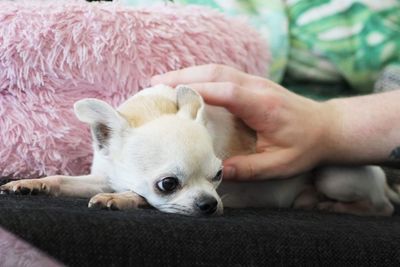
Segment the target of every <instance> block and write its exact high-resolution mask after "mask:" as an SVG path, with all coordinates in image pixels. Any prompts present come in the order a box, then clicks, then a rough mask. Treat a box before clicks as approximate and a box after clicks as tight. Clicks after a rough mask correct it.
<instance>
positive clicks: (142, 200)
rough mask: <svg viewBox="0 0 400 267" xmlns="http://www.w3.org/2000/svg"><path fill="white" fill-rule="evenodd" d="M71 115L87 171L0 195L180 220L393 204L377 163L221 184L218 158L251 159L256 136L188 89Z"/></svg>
mask: <svg viewBox="0 0 400 267" xmlns="http://www.w3.org/2000/svg"><path fill="white" fill-rule="evenodd" d="M75 113H76V114H77V116H78V118H79V119H80V120H81V121H83V122H86V123H88V124H90V125H91V129H92V135H93V140H94V142H93V148H94V158H93V165H92V171H91V174H90V175H86V176H78V177H68V176H50V177H46V178H41V179H31V180H20V181H15V182H10V183H8V184H6V185H4V186H2V187H1V190H2V191H3V192H21V193H35V192H38V191H39V192H45V193H48V194H52V195H67V196H80V197H92V198H91V200H90V202H89V207H92V206H102V207H108V208H117V209H127V208H136V207H138V206H142V205H146V204H147V203H148V204H150V205H151V206H153V207H155V208H157V209H159V210H161V211H165V212H173V213H180V214H186V215H200V214H206V215H209V214H221V213H222V207H223V206H228V207H284V208H287V207H295V208H304V209H310V208H319V209H324V210H332V211H336V212H345V213H353V214H359V215H391V214H392V212H393V205H392V204H391V202H390V200H392V201H398V200H399V197H398V195H397V194H396V193H395V192H394V191H392V190H391V189H390V188H389V187H388V186H387V184H386V178H385V175H384V173H383V171H382V170H381V169H380V168H379V167H375V166H363V167H329V168H324V169H320V170H318V171H316V172H314V173H307V174H304V175H300V176H296V177H292V178H290V179H285V180H268V181H267V180H265V181H259V182H245V183H243V182H241V183H239V182H237V183H236V182H223V183H222V184H221V185H220V183H221V173H222V172H221V169H222V160H223V159H225V158H228V157H230V156H234V155H240V154H250V153H254V152H255V143H256V138H255V134H254V132H252V131H251V130H250V129H248V128H247V127H246V126H245V125H243V124H242V123H241V122H240V121H239V120H237V119H236V118H234V117H233V116H232V115H231V114H230V113H228V112H227V111H226V110H225V109H223V108H219V107H213V106H208V105H205V104H204V103H203V100H202V98H201V97H200V96H199V95H198V94H197V93H196V92H194V91H193V90H191V89H189V88H185V87H180V88H178V89H176V90H174V89H172V88H169V87H167V86H163V85H159V86H156V87H153V88H148V89H145V90H143V91H141V92H140V93H138V94H136V95H135V96H133V97H131V98H130V99H128V100H127V101H126V102H125V103H123V104H122V105H121V106H120V107H119V108H118V110H117V111H116V110H114V109H113V108H112V107H110V106H109V105H108V104H106V103H104V102H102V101H99V100H94V99H85V100H81V101H78V102H77V103H76V105H75ZM261 180H262V179H261ZM218 186H219V187H218ZM217 187H218V193H217V191H216V188H217ZM220 195H222V196H223V197H222V198H223V204H222V200H221V198H220V197H219V196H220ZM389 199H390V200H389Z"/></svg>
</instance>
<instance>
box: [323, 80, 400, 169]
mask: <svg viewBox="0 0 400 267" xmlns="http://www.w3.org/2000/svg"><path fill="white" fill-rule="evenodd" d="M399 89H400V88H399ZM325 105H330V106H331V108H333V110H334V112H335V113H336V116H335V118H334V121H333V123H334V127H331V129H332V132H331V134H330V138H331V140H329V141H328V142H327V144H330V146H331V147H332V152H331V153H328V155H327V158H326V160H327V162H339V163H362V164H366V163H374V164H377V163H385V164H390V165H397V166H400V90H397V91H390V92H386V93H380V94H374V95H367V96H359V97H350V98H338V99H333V100H330V101H327V102H326V103H325Z"/></svg>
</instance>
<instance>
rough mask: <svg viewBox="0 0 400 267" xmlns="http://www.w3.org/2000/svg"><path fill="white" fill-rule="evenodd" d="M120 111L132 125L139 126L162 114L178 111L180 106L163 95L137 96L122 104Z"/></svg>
mask: <svg viewBox="0 0 400 267" xmlns="http://www.w3.org/2000/svg"><path fill="white" fill-rule="evenodd" d="M118 111H119V113H120V114H121V115H122V116H124V117H125V118H126V119H127V120H128V122H129V124H130V125H131V126H132V127H139V126H141V125H143V124H145V123H147V122H149V121H152V120H154V119H156V118H158V117H160V116H161V115H164V114H175V113H177V111H178V107H177V105H176V103H175V102H174V101H172V100H170V99H168V98H166V97H163V96H137V97H134V98H132V99H130V100H128V101H127V102H125V103H124V104H122V105H121V106H120V107H119V109H118Z"/></svg>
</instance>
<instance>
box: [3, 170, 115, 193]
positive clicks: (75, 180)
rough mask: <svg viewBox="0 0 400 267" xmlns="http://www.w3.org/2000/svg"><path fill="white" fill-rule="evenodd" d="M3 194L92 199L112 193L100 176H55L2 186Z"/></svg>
mask: <svg viewBox="0 0 400 267" xmlns="http://www.w3.org/2000/svg"><path fill="white" fill-rule="evenodd" d="M0 192H2V193H14V194H24V195H26V194H33V195H34V194H47V195H53V196H71V197H91V196H93V195H95V194H98V193H104V192H112V190H111V188H110V187H109V186H108V185H107V183H106V179H105V177H102V176H98V175H83V176H63V175H55V176H48V177H44V178H39V179H23V180H18V181H12V182H9V183H7V184H5V185H2V186H0Z"/></svg>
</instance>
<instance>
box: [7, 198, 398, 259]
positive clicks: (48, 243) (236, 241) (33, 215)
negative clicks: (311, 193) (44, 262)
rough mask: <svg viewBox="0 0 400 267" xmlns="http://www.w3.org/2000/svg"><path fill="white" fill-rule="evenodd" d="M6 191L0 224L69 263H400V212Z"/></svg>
mask: <svg viewBox="0 0 400 267" xmlns="http://www.w3.org/2000/svg"><path fill="white" fill-rule="evenodd" d="M87 202H88V200H87V199H75V198H55V197H47V196H21V195H0V226H2V227H4V228H5V229H8V230H9V231H10V232H12V233H14V234H16V235H18V236H20V237H22V238H23V239H24V240H26V241H28V242H29V243H31V244H33V245H34V246H36V247H38V248H39V249H41V250H43V251H45V252H47V253H48V254H49V255H51V256H53V257H54V258H55V259H58V260H59V261H61V262H63V263H65V264H66V265H68V266H195V265H196V266H267V265H282V266H294V265H295V266H319V265H322V264H327V265H336V266H340V265H342V266H343V265H346V266H347V265H358V266H395V265H397V266H400V213H399V209H398V208H396V214H395V215H394V216H393V217H391V218H379V217H357V216H351V215H339V214H331V213H324V212H317V211H300V210H293V209H225V212H224V215H223V216H221V217H211V218H206V217H202V218H194V217H188V216H182V215H175V214H165V213H161V212H159V211H157V210H154V209H142V210H130V211H108V210H99V209H97V210H93V209H88V208H87Z"/></svg>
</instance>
